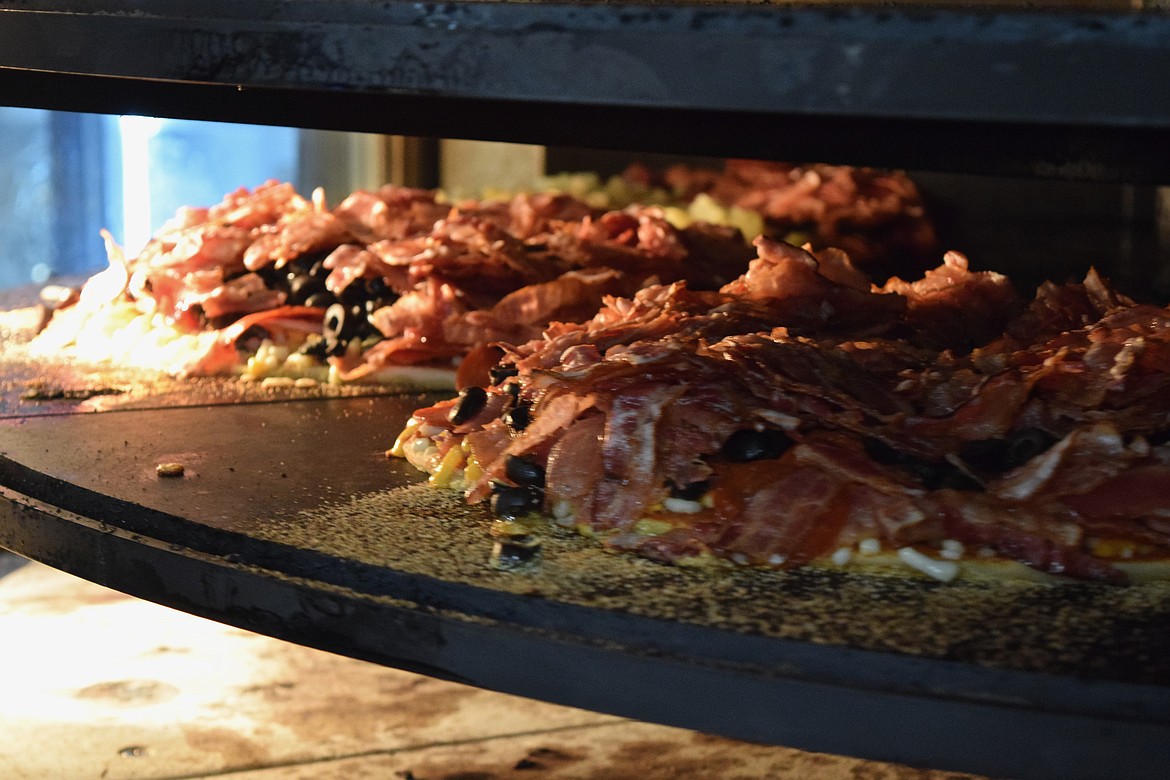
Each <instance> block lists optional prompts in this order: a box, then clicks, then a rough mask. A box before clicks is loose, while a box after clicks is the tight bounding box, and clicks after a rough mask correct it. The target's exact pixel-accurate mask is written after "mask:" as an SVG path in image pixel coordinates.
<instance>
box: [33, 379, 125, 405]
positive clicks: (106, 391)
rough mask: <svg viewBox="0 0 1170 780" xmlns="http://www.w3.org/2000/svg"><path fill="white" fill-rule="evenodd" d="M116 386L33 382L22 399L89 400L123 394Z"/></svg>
mask: <svg viewBox="0 0 1170 780" xmlns="http://www.w3.org/2000/svg"><path fill="white" fill-rule="evenodd" d="M123 392H125V391H124V390H121V389H119V388H116V387H61V386H59V385H46V384H42V383H40V382H37V383H34V384H31V385H29V386H28V388H27V389H26V390H25V391H24V392H23V393H21V394H20V399H21V400H22V401H87V400H89V399H90V398H93V397H95V396H99V395H121V394H122V393H123Z"/></svg>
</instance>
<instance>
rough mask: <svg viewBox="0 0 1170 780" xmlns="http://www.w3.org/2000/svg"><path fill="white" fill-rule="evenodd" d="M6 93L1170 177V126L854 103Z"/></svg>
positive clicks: (64, 83) (96, 90)
mask: <svg viewBox="0 0 1170 780" xmlns="http://www.w3.org/2000/svg"><path fill="white" fill-rule="evenodd" d="M0 104H3V105H9V106H17V107H32V108H44V109H53V110H61V111H79V112H93V113H106V114H138V115H153V116H163V117H174V118H186V119H203V120H211V121H222V122H243V123H253V124H265V125H286V126H294V127H306V128H318V129H327V130H348V131H356V132H372V133H393V134H399V135H413V136H428V137H447V138H472V139H479V140H499V141H511V142H517V143H534V144H550V145H570V146H582V147H589V148H599V149H617V150H626V151H631V152H667V153H675V154H696V155H710V156H717V157H728V156H733V157H745V158H758V159H778V160H797V161H813V160H815V161H821V162H830V163H840V164H854V165H869V166H876V167H889V168H905V169H918V170H935V171H944V172H954V173H980V174H987V175H994V176H1021V177H1025V176H1026V177H1035V178H1048V179H1061V180H1080V181H1101V182H1110V181H1114V182H1115V181H1121V182H1131V183H1136V184H1164V183H1166V182H1170V157H1168V156H1167V155H1166V154H1165V153H1164V150H1165V149H1167V148H1170V127H1142V126H1135V125H1129V124H1125V123H1120V122H1119V123H1116V124H1107V125H1105V124H1102V125H1085V124H1074V123H1065V124H1061V123H1056V122H1053V123H1043V122H1032V123H1027V122H1013V121H986V120H984V121H980V120H969V121H960V120H947V119H938V118H924V117H920V118H915V117H881V116H842V115H834V114H831V113H824V114H797V113H783V112H781V111H777V112H768V113H763V112H748V111H730V110H709V109H699V108H688V107H682V106H680V107H671V108H661V107H647V106H633V105H606V104H598V103H589V102H577V103H559V102H540V101H516V100H485V99H479V98H472V97H460V96H450V95H429V94H417V93H407V92H389V93H373V92H363V91H360V90H345V91H342V90H335V91H332V90H313V89H296V90H293V89H284V88H271V87H243V86H236V85H223V84H213V83H193V82H168V81H161V80H149V79H137V78H116V77H107V76H90V75H81V74H71V73H48V72H39V71H30V70H18V69H12V68H4V67H0Z"/></svg>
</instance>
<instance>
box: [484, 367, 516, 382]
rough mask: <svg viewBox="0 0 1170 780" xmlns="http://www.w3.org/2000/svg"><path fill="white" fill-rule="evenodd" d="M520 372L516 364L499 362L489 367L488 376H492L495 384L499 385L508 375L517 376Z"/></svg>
mask: <svg viewBox="0 0 1170 780" xmlns="http://www.w3.org/2000/svg"><path fill="white" fill-rule="evenodd" d="M519 373H520V369H518V368H516V367H515V366H504V365H500V364H499V363H497V364H496V365H494V366H492V367H491V368H489V369H488V377H490V378H491V380H492V384H493V385H498V384H500V383H501V382H503V381H504V380H505V379H507V378H508V377H511V376H516V375H517V374H519Z"/></svg>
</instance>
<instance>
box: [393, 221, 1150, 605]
mask: <svg viewBox="0 0 1170 780" xmlns="http://www.w3.org/2000/svg"><path fill="white" fill-rule="evenodd" d="M755 247H756V250H757V256H756V257H755V258H754V259H753V260H752V261H751V263H750V266H749V268H748V270H747V271H746V272H745V273H744V274H743V275H742V276H740V277H738V278H736V279H734V280H731V281H730V282H728V283H727V284H725V285H723V286H721V287H720V288H719V289H717V290H708V291H703V290H697V289H692V288H691V287H690V286H689V285H688V284H687V283H685V282H682V281H680V282H676V283H671V284H662V285H652V286H647V287H645V288H643V289H641V290H639V291H637V292H636V293H635V294H634V295H632V296H628V297H623V296H611V297H608V298H606V300H605V304H604V306H603V307H602V308H601V309H600V310H599V311H598V313H597V314H596V315H595V316H594V317H592V318H591V319H589V320H588V321H585V322H582V323H578V324H572V323H555V324H553V325H551V326H550V327H548V328H547V329H546V330H545V331H544V332H543V333H542V334H541V336H540V337H539V338H536V339H531V340H528V341H524V342H516V343H508V344H502V345H500V349H501V353H500V354H501V355H502V357H501V359H500V360H499V362H498V363H497V364H496V365H494V366H492V367H491V368H490V369H489V370H488V371H486V372H485V373H484V374H483V375H481V376H480V377H478V381H476V382H473V383H470V384H467V385H466V386H464V387H463V388H462V389H461V390H460V391H459V395H458V396H457V397H455V398H449V399H446V400H443V401H441V402H439V403H436V404H434V405H431V406H428V407H426V408H421V409H418V410H417V411H416V412H415V413H414V415H413V416H412V417H411V418H410V420H409V421H408V422H407V424H406V426H405V428H404V430H402V432H401V434H400V435H399V437H398V439H397V441H396V442H395V443H394V446H393V448H392V450H391V451H390V454H392V455H397V456H400V457H404V458H406V459H407V460H408V461H409V462H410V463H412V464H414V465H415V466H416V467H418V468H419V469H421V470H423V471H424V472H427V473H428V474H429V475H430V481H431V482H432V483H433V484H435V485H438V486H440V487H446V488H448V489H455V490H461V491H463V493H464V494H465V495H466V498H467V500H468V501H470V502H473V503H476V502H487V503H490V506H491V508H492V511H493V512H494V513H495V515H496V516H497V517H498V518H499V520H498V521H497V523H498V524H502V525H505V526H508V525H512V526H515V525H517V524H519V526H520V528H518V530H517V531H516V532H517V533H527V532H530V531H531V530H532V529H534V528H536V529H539V528H545V527H549V528H553V529H555V528H563V529H572V530H575V531H577V532H579V533H580V534H583V535H585V536H587V537H591V538H594V539H596V540H597V541H598V542H599V543H600V544H602V545H604V547H605V548H607V549H610V550H616V551H625V552H629V553H634V554H637V555H640V556H644V557H646V558H650V559H653V560H656V561H663V562H669V563H673V564H678V565H695V566H713V567H720V566H737V565H739V566H755V567H770V568H793V567H801V566H822V567H835V568H841V569H845V570H850V569H852V570H860V571H873V572H895V573H898V574H907V573H909V574H911V575H912V576H921V577H929V578H932V579H934V580H940V581H948V580H952V579H954V578H956V577H981V576H992V577H996V578H1000V577H1005V576H1013V577H1014V576H1026V577H1034V578H1038V579H1049V578H1053V577H1057V578H1073V579H1078V580H1090V581H1098V582H1105V583H1117V584H1120V583H1126V582H1131V581H1135V580H1142V579H1147V578H1152V577H1157V578H1164V577H1166V576H1167V574H1168V573H1170V571H1168V570H1167V568H1166V561H1167V560H1168V557H1170V445H1168V444H1167V442H1168V441H1170V309H1167V308H1163V307H1159V306H1155V305H1150V304H1141V303H1136V302H1135V301H1133V300H1131V299H1129V298H1127V297H1126V296H1124V295H1122V294H1120V293H1119V292H1117V291H1116V290H1114V289H1112V288H1111V287H1110V286H1109V284H1108V283H1107V282H1106V281H1105V280H1104V279H1103V278H1101V277H1100V276H1099V275H1098V274H1097V273H1095V272H1093V271H1090V272H1089V273H1088V275H1087V276H1086V277H1085V278H1084V280H1083V281H1082V282H1080V283H1069V284H1056V283H1051V282H1050V283H1045V284H1043V285H1041V286H1040V287H1039V288H1038V289H1037V290H1036V292H1035V294H1034V296H1031V297H1030V299H1029V298H1028V297H1026V296H1021V295H1020V294H1019V293H1018V292H1017V291H1016V290H1015V289H1014V288H1013V286H1012V284H1011V282H1010V280H1009V279H1008V278H1007V277H1006V276H1003V275H1001V274H997V273H994V272H988V271H983V272H975V271H972V270H970V268H969V264H968V262H967V259H966V258H965V257H964V256H963V255H961V254H959V253H955V252H951V253H947V254H946V255H945V257H944V260H943V263H942V264H941V265H939V266H938V267H936V268H933V269H931V270H928V271H926V272H925V273H923V274H922V275H921V276H920V277H919V278H915V279H913V280H911V281H906V280H904V279H902V278H900V277H893V278H890V279H888V280H886V281H885V282H884V283H882V284H880V285H878V284H874V283H873V282H871V281H870V280H869V278H868V277H867V275H866V274H865V273H863V272H862V271H860V270H859V269H858V268H857V267H856V266H855V265H854V264H853V263H852V262H851V261H850V259H849V257H848V255H847V254H846V253H844V252H842V251H839V250H833V249H826V250H821V251H814V250H811V249H810V248H798V247H795V246H792V245H789V244H786V243H783V242H779V241H775V240H772V239H768V238H758V239H756V241H755ZM503 533H508V531H507V529H505V530H504V531H503Z"/></svg>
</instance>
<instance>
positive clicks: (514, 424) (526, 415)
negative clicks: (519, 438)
mask: <svg viewBox="0 0 1170 780" xmlns="http://www.w3.org/2000/svg"><path fill="white" fill-rule="evenodd" d="M531 421H532V407H531V406H517V407H516V408H514V409H509V410H508V412H507V414H505V415H504V422H505V423H507V424H508V427H509V428H511V429H512V430H514V431H522V430H524V429H525V428H527V427H528V423H530V422H531Z"/></svg>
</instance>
